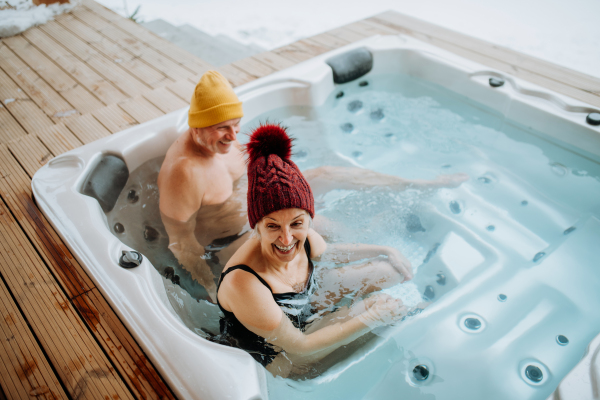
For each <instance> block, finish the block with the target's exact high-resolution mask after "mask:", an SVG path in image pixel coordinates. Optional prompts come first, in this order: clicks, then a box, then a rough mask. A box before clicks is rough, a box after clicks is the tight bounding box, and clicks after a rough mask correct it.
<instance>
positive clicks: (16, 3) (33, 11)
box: [0, 0, 80, 37]
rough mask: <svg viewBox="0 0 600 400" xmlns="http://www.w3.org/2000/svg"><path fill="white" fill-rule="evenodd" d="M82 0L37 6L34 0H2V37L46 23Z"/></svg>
mask: <svg viewBox="0 0 600 400" xmlns="http://www.w3.org/2000/svg"><path fill="white" fill-rule="evenodd" d="M79 2H80V0H71V3H65V4H59V3H54V4H50V5H49V6H46V5H45V4H41V5H39V6H36V5H34V4H33V1H32V0H0V10H2V12H0V37H9V36H14V35H17V34H19V33H21V32H24V31H26V30H27V29H29V28H31V27H33V26H37V25H41V24H45V23H46V22H48V21H50V20H51V19H54V16H56V15H58V14H62V13H64V12H67V11H70V10H72V9H73V7H75V6H76V5H77V4H79Z"/></svg>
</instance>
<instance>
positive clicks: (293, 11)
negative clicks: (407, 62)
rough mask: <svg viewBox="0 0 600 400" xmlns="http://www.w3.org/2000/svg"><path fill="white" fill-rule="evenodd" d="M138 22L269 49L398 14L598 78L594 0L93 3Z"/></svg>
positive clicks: (599, 27) (597, 6)
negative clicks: (162, 24) (385, 14)
mask: <svg viewBox="0 0 600 400" xmlns="http://www.w3.org/2000/svg"><path fill="white" fill-rule="evenodd" d="M97 1H99V2H100V3H101V4H103V5H105V6H107V7H109V8H111V9H113V10H115V11H117V12H119V13H121V14H122V15H131V14H132V13H133V11H134V10H135V9H136V8H137V6H138V5H141V7H140V10H139V13H138V14H137V15H136V16H137V17H139V18H141V19H142V20H144V21H151V20H153V19H158V18H162V19H164V20H166V21H168V22H170V23H171V24H173V25H181V24H190V25H192V26H195V27H196V28H198V29H200V30H202V31H205V32H207V33H209V34H212V35H217V34H225V35H228V36H230V37H231V38H233V39H235V40H238V41H239V42H242V43H254V44H257V45H259V46H261V47H264V48H267V49H273V48H276V47H279V46H282V45H285V44H288V43H291V42H294V41H296V40H298V39H301V38H303V37H307V36H312V35H315V34H317V33H320V32H323V31H326V30H329V29H332V28H335V27H338V26H341V25H345V24H347V23H350V22H353V21H356V20H360V19H363V18H366V17H369V16H372V15H375V14H378V13H380V12H383V11H386V10H396V11H399V12H401V13H404V14H407V15H410V16H412V17H415V18H419V19H422V20H424V21H427V22H430V23H433V24H436V25H440V26H443V27H445V28H449V29H452V30H455V31H458V32H461V33H464V34H467V35H470V36H474V37H476V38H479V39H482V40H485V41H488V42H492V43H495V44H498V45H501V46H505V47H508V48H511V49H513V50H516V51H519V52H522V53H525V54H529V55H531V56H534V57H538V58H541V59H544V60H547V61H550V62H552V63H555V64H559V65H563V66H565V67H568V68H571V69H574V70H577V71H581V72H584V73H586V74H589V75H593V76H596V77H600V50H599V49H600V22H599V21H598V16H599V15H600V1H599V0H569V1H563V0H503V1H498V0H494V1H492V0H418V1H416V0H412V1H409V0H368V1H353V0H350V1H348V0H302V1H298V0H257V1H252V2H251V1H248V0H172V1H169V2H165V1H164V0H97Z"/></svg>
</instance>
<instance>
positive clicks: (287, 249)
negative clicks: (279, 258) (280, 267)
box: [273, 242, 298, 254]
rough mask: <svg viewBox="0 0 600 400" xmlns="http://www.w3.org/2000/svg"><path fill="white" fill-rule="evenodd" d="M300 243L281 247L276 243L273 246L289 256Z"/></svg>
mask: <svg viewBox="0 0 600 400" xmlns="http://www.w3.org/2000/svg"><path fill="white" fill-rule="evenodd" d="M297 243H298V242H294V243H292V244H290V245H289V246H279V245H276V244H275V243H273V246H275V247H276V248H277V250H279V251H280V252H281V253H284V254H289V253H290V252H292V250H294V247H295V246H296V244H297Z"/></svg>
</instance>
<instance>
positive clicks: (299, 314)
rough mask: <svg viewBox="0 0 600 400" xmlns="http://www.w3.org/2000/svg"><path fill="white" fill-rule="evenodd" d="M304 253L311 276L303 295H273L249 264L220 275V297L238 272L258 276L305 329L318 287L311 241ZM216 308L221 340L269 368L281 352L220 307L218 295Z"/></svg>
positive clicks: (299, 325) (279, 303) (305, 245)
mask: <svg viewBox="0 0 600 400" xmlns="http://www.w3.org/2000/svg"><path fill="white" fill-rule="evenodd" d="M304 250H306V255H307V256H308V268H309V276H308V282H307V284H306V287H305V288H304V290H303V291H302V292H300V293H296V292H288V293H273V290H272V289H271V287H270V286H269V284H268V283H267V282H265V280H264V279H263V278H261V277H260V276H259V275H258V274H257V273H256V272H255V271H254V270H253V269H252V268H250V267H249V266H247V265H244V264H240V265H236V266H233V267H231V268H229V269H228V270H227V271H225V272H223V273H222V274H221V278H220V279H219V284H218V286H217V294H218V292H219V287H220V286H221V282H223V278H225V276H226V275H227V274H228V273H230V272H231V271H235V270H236V269H241V270H243V271H246V272H249V273H251V274H252V275H254V276H256V277H257V278H258V280H259V281H260V282H261V283H262V284H263V285H265V286H266V287H267V288H269V290H270V291H271V293H272V294H273V299H274V300H275V302H276V303H277V305H278V306H279V307H280V308H281V310H282V311H283V312H284V313H285V315H286V316H287V317H288V318H289V319H290V321H292V324H294V326H295V327H296V328H299V329H300V330H304V328H305V327H306V320H307V319H308V318H309V317H310V316H311V315H312V310H311V308H310V297H311V296H312V294H313V293H314V292H315V290H316V288H317V285H316V283H315V281H314V275H313V270H314V266H313V263H312V261H311V259H310V243H309V242H308V239H306V240H305V241H304ZM217 305H218V306H219V308H220V309H221V311H222V312H223V314H224V317H222V318H221V320H220V327H221V340H224V341H226V342H229V343H231V344H234V345H235V346H236V347H239V348H242V349H244V350H246V351H247V352H248V353H250V355H251V356H252V357H253V358H254V359H255V360H256V361H258V362H259V363H261V364H262V365H263V366H265V367H266V366H267V365H269V363H271V361H273V359H274V358H275V357H276V356H277V354H279V351H278V350H276V349H275V347H274V346H273V345H271V344H270V343H268V342H267V341H265V339H264V338H263V337H261V336H258V335H257V334H256V333H254V332H251V331H250V330H248V329H247V328H246V327H245V326H244V325H242V323H241V322H240V321H239V320H238V319H237V318H236V317H235V315H234V314H233V313H232V312H231V311H227V310H225V309H223V307H221V305H220V304H219V299H218V296H217Z"/></svg>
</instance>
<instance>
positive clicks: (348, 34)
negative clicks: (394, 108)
mask: <svg viewBox="0 0 600 400" xmlns="http://www.w3.org/2000/svg"><path fill="white" fill-rule="evenodd" d="M327 33H328V34H330V35H332V36H335V37H338V38H340V39H343V40H345V41H347V42H348V43H354V42H358V41H359V40H362V39H365V38H368V37H370V36H373V34H365V33H362V32H357V31H355V30H352V29H349V25H345V26H342V27H340V28H335V29H331V30H328V31H327Z"/></svg>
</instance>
